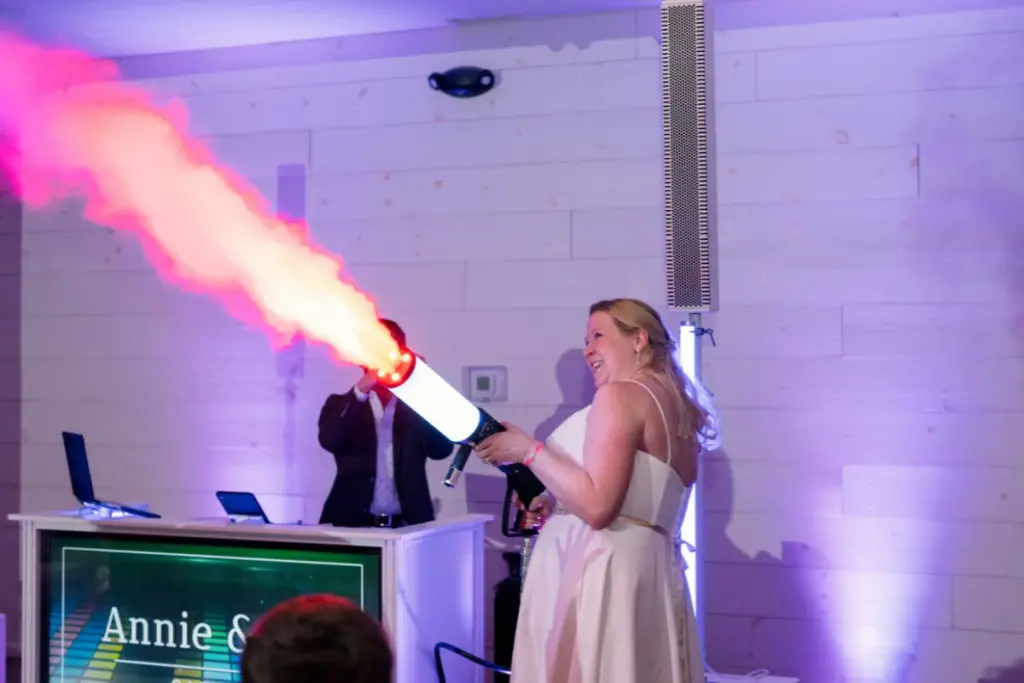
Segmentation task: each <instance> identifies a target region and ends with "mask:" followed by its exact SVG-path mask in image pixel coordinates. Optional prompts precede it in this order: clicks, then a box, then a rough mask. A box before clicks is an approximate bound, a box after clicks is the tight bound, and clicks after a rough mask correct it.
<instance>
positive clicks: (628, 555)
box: [476, 299, 715, 683]
mask: <svg viewBox="0 0 1024 683" xmlns="http://www.w3.org/2000/svg"><path fill="white" fill-rule="evenodd" d="M674 346H675V344H674V342H673V340H672V337H671V336H670V335H669V333H668V331H667V330H666V329H665V325H664V323H663V322H662V320H661V318H660V316H659V315H658V314H657V312H656V311H655V310H654V309H653V308H651V307H650V306H649V305H647V304H646V303H644V302H642V301H638V300H636V299H614V300H610V301H600V302H598V303H596V304H594V305H593V306H591V308H590V318H589V320H588V323H587V336H586V349H585V354H584V355H585V357H586V360H587V363H588V365H589V366H590V368H591V371H592V372H593V375H594V381H595V385H596V386H597V393H596V394H595V396H594V401H593V403H592V404H591V405H590V406H588V407H586V408H584V409H582V410H580V411H579V412H577V413H576V414H575V415H573V416H571V417H570V418H569V419H567V420H566V421H565V422H564V423H562V425H561V426H560V427H559V428H558V429H557V430H555V432H554V433H553V434H552V435H551V437H550V438H549V439H548V441H547V443H546V444H540V443H538V442H536V441H535V440H534V439H533V438H532V437H531V436H530V435H528V434H527V433H526V432H524V431H523V430H521V429H519V428H517V427H515V426H513V425H508V424H506V425H505V427H506V428H507V430H508V431H505V432H502V433H499V434H496V435H494V436H492V437H490V438H488V439H486V440H485V441H484V442H483V443H481V444H480V445H479V446H478V448H477V449H476V450H477V454H478V455H479V457H480V458H481V459H483V460H484V461H485V462H488V463H490V464H492V465H499V464H502V463H507V462H517V463H522V464H524V465H526V466H528V467H529V468H530V469H531V470H532V471H533V473H534V474H536V475H537V477H538V478H539V479H540V480H541V481H542V482H543V483H544V485H545V486H546V488H547V493H546V494H545V495H544V496H542V497H541V498H539V499H538V500H536V501H535V502H534V503H533V504H532V505H531V512H532V513H533V517H534V519H544V520H545V524H544V527H543V530H542V532H541V534H540V535H539V536H538V540H537V545H536V547H535V550H534V552H533V557H532V559H531V561H530V569H529V572H528V574H527V577H526V583H525V585H524V588H523V596H522V603H521V607H520V611H519V625H518V628H517V631H516V641H515V651H514V653H513V656H512V683H698V682H699V683H703V682H704V680H705V679H704V665H703V661H702V655H701V646H700V639H699V635H698V630H697V623H696V617H695V615H694V611H693V605H692V604H691V603H690V599H689V593H688V591H687V590H686V586H685V578H684V576H683V567H682V562H681V559H680V555H679V548H678V545H677V542H676V541H677V534H678V529H679V527H680V525H681V523H682V518H683V514H684V512H685V510H686V504H687V500H688V498H689V494H690V489H691V487H692V486H693V483H694V482H695V481H696V479H697V457H698V455H699V454H700V452H701V450H702V448H701V444H702V443H706V442H707V441H708V440H710V439H714V438H715V433H714V420H713V417H712V416H711V414H710V413H709V412H708V410H707V409H705V408H704V407H702V405H701V401H700V400H698V394H697V391H698V389H697V387H694V385H693V384H691V383H690V382H689V381H688V379H687V378H686V376H685V375H684V374H683V373H682V372H681V371H680V369H679V367H678V366H677V364H676V363H675V360H674V358H673V350H674Z"/></svg>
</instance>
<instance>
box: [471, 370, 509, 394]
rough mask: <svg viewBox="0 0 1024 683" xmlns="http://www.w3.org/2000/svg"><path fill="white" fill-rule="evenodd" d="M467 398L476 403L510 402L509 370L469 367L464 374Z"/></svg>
mask: <svg viewBox="0 0 1024 683" xmlns="http://www.w3.org/2000/svg"><path fill="white" fill-rule="evenodd" d="M462 375H463V383H464V384H465V387H466V398H468V399H469V400H470V401H473V402H474V403H499V402H501V401H507V400H508V368H506V367H504V366H500V365H488V366H475V367H467V368H465V369H464V370H463V372H462Z"/></svg>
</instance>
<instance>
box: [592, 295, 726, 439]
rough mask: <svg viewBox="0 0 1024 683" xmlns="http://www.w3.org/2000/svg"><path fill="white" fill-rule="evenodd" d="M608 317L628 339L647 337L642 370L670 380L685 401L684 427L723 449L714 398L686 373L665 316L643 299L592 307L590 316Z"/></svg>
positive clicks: (598, 304)
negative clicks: (678, 361) (639, 336)
mask: <svg viewBox="0 0 1024 683" xmlns="http://www.w3.org/2000/svg"><path fill="white" fill-rule="evenodd" d="M594 313H607V314H608V315H609V316H611V319H612V320H613V321H614V323H615V326H616V327H617V328H618V329H619V330H620V331H621V332H622V333H623V334H626V335H632V334H636V333H638V332H640V331H641V330H642V331H643V332H645V333H646V334H647V346H645V347H644V348H643V349H641V350H640V355H639V357H638V359H639V361H640V367H641V368H645V369H648V370H650V371H651V372H653V373H655V374H657V375H660V376H662V377H664V378H666V379H668V380H669V381H670V382H671V383H672V384H673V386H675V388H676V390H677V391H678V392H679V396H680V398H681V399H682V405H683V412H682V415H681V416H680V417H681V418H682V425H683V427H684V429H685V430H686V432H687V433H688V434H689V435H692V436H693V438H695V439H696V440H697V442H698V443H699V444H700V445H701V446H702V448H704V449H706V450H713V449H714V448H717V447H718V445H719V439H718V416H717V414H716V411H715V408H714V405H713V404H712V401H711V394H710V393H709V392H708V391H707V390H706V389H704V388H703V386H699V385H698V384H696V383H695V382H694V381H693V380H691V379H690V378H689V377H687V375H686V373H685V372H683V370H682V368H680V367H679V364H678V363H677V362H676V359H675V350H676V342H675V340H674V339H673V338H672V335H670V334H669V333H668V329H667V328H666V327H665V323H664V322H663V321H662V319H661V316H660V315H658V312H657V311H655V310H654V309H653V308H652V307H651V306H650V305H649V304H647V303H645V302H643V301H640V300H639V299H606V300H603V301H598V302H597V303H595V304H594V305H592V306H591V307H590V314H591V315H593V314H594Z"/></svg>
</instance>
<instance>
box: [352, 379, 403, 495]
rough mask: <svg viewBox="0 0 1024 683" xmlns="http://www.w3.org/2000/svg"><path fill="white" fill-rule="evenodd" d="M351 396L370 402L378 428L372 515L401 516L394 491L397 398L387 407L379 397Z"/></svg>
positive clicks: (392, 399)
mask: <svg viewBox="0 0 1024 683" xmlns="http://www.w3.org/2000/svg"><path fill="white" fill-rule="evenodd" d="M352 393H353V394H355V397H356V398H357V399H358V400H360V401H366V400H369V401H370V408H371V409H372V410H373V418H374V424H375V425H376V427H377V476H376V478H375V479H374V482H373V502H372V503H370V514H371V515H400V514H402V504H401V503H400V502H399V501H398V490H397V489H396V488H395V448H394V433H395V403H397V402H398V399H396V398H395V397H394V396H392V397H391V400H390V401H388V404H387V405H386V406H384V405H382V404H381V402H380V397H379V396H377V393H376V392H374V391H371V392H370V393H369V395H367V394H364V393H363V392H361V391H359V389H358V388H357V387H353V388H352Z"/></svg>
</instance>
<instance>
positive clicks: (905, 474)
mask: <svg viewBox="0 0 1024 683" xmlns="http://www.w3.org/2000/svg"><path fill="white" fill-rule="evenodd" d="M843 513H844V514H846V515H850V516H864V517H887V518H908V519H926V520H933V521H938V520H946V519H949V520H961V521H981V522H1016V523H1024V468H1020V469H1010V468H998V469H996V468H982V467H887V466H884V465H873V466H850V465H848V466H846V467H844V468H843Z"/></svg>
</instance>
